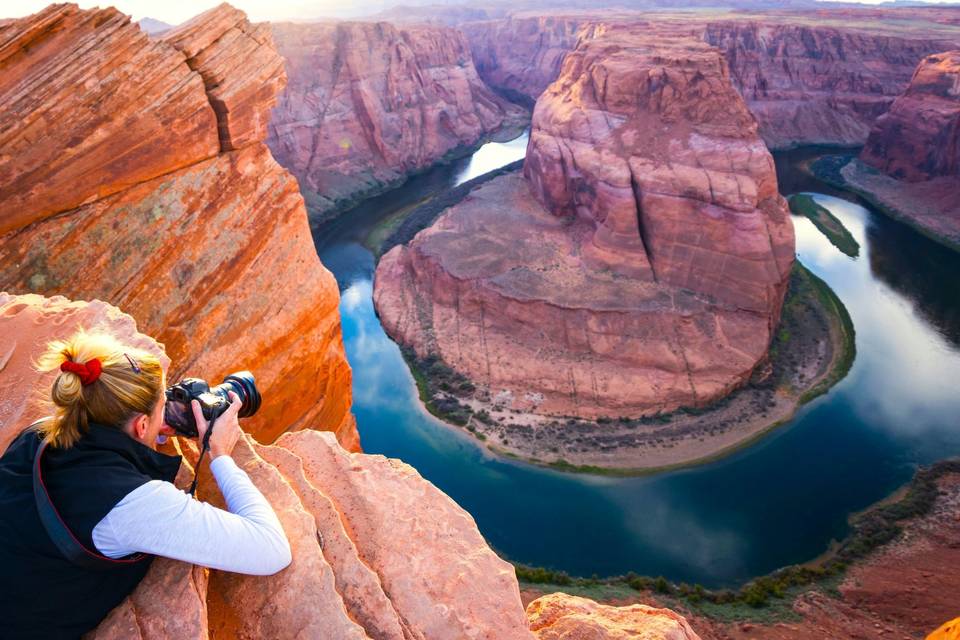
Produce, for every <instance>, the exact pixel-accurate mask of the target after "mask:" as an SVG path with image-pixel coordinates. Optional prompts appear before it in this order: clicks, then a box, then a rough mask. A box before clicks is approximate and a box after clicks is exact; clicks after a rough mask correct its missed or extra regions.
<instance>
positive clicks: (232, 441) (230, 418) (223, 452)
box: [190, 391, 243, 460]
mask: <svg viewBox="0 0 960 640" xmlns="http://www.w3.org/2000/svg"><path fill="white" fill-rule="evenodd" d="M228 396H229V398H230V406H229V407H228V408H227V410H226V411H224V412H223V414H222V415H221V416H220V417H219V418H217V419H216V421H215V422H214V423H213V433H211V434H210V459H211V460H213V459H214V458H218V457H220V456H228V455H230V453H231V452H232V451H233V448H234V447H235V446H236V444H237V440H239V439H240V433H241V431H240V423H239V422H238V421H237V414H238V413H240V407H241V406H243V402H242V401H241V400H240V396H238V395H237V394H235V393H234V392H233V391H230V392H229V393H228ZM190 406H191V407H192V408H193V417H194V419H195V420H196V421H197V433H198V434H199V436H200V442H201V443H202V442H203V436H204V435H205V434H206V433H207V428H208V427H209V425H208V424H207V419H206V418H204V417H203V409H201V408H200V403H199V402H197V401H196V400H191V401H190Z"/></svg>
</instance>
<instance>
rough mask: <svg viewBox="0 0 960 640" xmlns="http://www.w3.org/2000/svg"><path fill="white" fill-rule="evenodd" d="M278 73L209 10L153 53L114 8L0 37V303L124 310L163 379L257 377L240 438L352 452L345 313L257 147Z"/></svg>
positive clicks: (298, 200)
mask: <svg viewBox="0 0 960 640" xmlns="http://www.w3.org/2000/svg"><path fill="white" fill-rule="evenodd" d="M283 81H284V76H283V68H282V60H281V58H280V56H279V55H278V54H277V53H276V51H275V50H274V48H273V46H272V44H271V41H270V34H269V32H268V31H265V30H264V28H263V27H254V26H252V25H250V24H249V23H248V22H247V20H246V18H245V17H244V16H243V14H242V13H241V12H239V11H237V10H236V9H233V8H232V7H230V6H229V5H225V4H224V5H220V6H219V7H217V8H215V9H212V10H210V11H208V12H206V13H204V14H201V15H200V16H198V17H197V18H195V19H193V20H191V21H190V22H188V23H186V24H185V25H183V26H182V27H179V28H178V29H176V30H174V31H172V32H169V33H168V34H167V35H166V36H165V39H164V40H162V41H158V40H154V39H151V38H149V37H148V36H147V35H146V34H144V33H142V32H141V31H140V29H139V28H138V27H137V26H136V24H134V23H131V22H130V21H129V18H127V17H126V16H124V15H122V14H120V13H119V12H117V11H116V10H114V9H103V10H100V9H94V10H89V11H81V10H79V9H78V8H77V7H76V6H75V5H51V6H50V7H48V8H47V9H45V10H44V11H42V12H40V13H37V14H34V15H32V16H28V17H26V18H23V19H20V20H15V21H12V22H9V23H7V24H5V25H3V26H2V27H0V185H2V186H0V290H6V291H9V292H18V293H25V292H35V293H42V294H45V295H53V294H64V295H69V296H70V297H73V298H84V299H94V298H98V299H103V300H106V301H109V302H111V303H114V304H118V305H121V306H122V307H123V308H124V309H126V310H127V311H128V312H129V313H131V314H132V315H133V316H134V317H136V318H137V320H138V321H139V322H140V324H141V326H142V327H143V328H144V329H145V330H146V331H149V332H150V333H152V334H154V335H156V336H157V337H158V339H160V340H162V341H163V342H164V343H165V344H166V345H167V350H168V353H169V354H170V355H171V356H172V358H173V365H172V367H171V371H170V374H171V378H178V377H180V376H182V375H184V374H186V373H194V374H196V373H200V372H202V373H203V374H204V375H205V376H208V377H209V378H210V379H211V380H213V381H218V380H219V378H218V377H219V376H222V375H224V374H226V373H229V372H230V371H233V370H237V369H245V368H246V369H250V370H252V371H254V373H255V374H256V375H257V380H258V385H259V386H260V388H261V390H262V392H263V395H264V397H266V398H270V399H271V402H269V403H265V404H264V408H263V409H262V410H261V411H260V413H259V414H258V415H257V416H256V417H255V418H253V419H252V420H251V421H250V425H249V426H250V428H251V429H252V431H253V432H254V433H255V434H256V435H257V436H258V437H259V438H261V439H262V440H264V441H269V440H271V439H272V438H274V437H276V436H277V435H278V434H279V433H282V432H283V431H285V430H288V429H298V428H303V427H306V426H311V427H314V428H322V429H329V430H332V431H335V432H337V434H338V437H339V438H340V441H341V442H342V443H343V444H344V445H345V446H347V447H349V448H354V449H356V448H358V447H359V442H358V436H357V433H356V428H355V423H354V419H353V416H352V415H351V413H350V367H349V365H348V364H347V361H346V357H345V355H344V352H343V344H342V338H341V334H340V318H339V314H338V311H337V307H338V301H339V294H338V291H337V286H336V283H335V282H334V279H333V276H332V275H331V274H330V273H329V272H328V271H327V270H326V269H325V268H324V267H323V265H322V264H321V263H320V261H319V260H318V258H317V255H316V251H315V249H314V245H313V241H312V239H311V236H310V230H309V227H308V224H307V216H306V210H305V208H304V203H303V199H302V197H301V196H300V194H299V190H298V186H297V182H296V180H295V179H294V178H293V177H292V176H291V175H290V174H289V173H287V172H286V171H285V170H283V169H282V168H281V167H280V166H279V165H278V164H277V163H276V161H275V160H274V159H273V157H272V156H271V155H270V152H269V150H268V149H267V147H266V146H265V145H264V144H263V142H262V137H263V135H264V126H265V122H266V118H267V117H268V114H269V111H270V109H271V107H272V106H273V103H274V99H275V96H274V94H275V92H276V91H277V90H278V89H279V88H280V87H281V86H282V85H283Z"/></svg>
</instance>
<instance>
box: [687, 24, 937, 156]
mask: <svg viewBox="0 0 960 640" xmlns="http://www.w3.org/2000/svg"><path fill="white" fill-rule="evenodd" d="M847 19H849V20H851V21H853V20H856V16H855V15H849V16H847ZM704 40H706V41H707V42H708V43H710V44H712V45H714V46H717V47H719V48H720V49H721V50H722V51H723V52H724V55H725V56H726V58H727V61H728V62H729V64H730V73H731V77H732V79H733V83H734V85H735V86H736V87H737V88H738V89H739V90H740V93H741V94H742V95H743V98H744V100H746V101H747V106H749V107H750V110H751V111H752V112H753V114H754V116H756V118H757V121H758V122H759V123H760V135H761V136H763V139H764V140H765V141H766V143H767V146H769V147H771V148H783V147H790V146H793V145H797V144H817V143H825V144H848V145H858V144H862V143H863V142H864V140H866V138H867V133H868V132H869V130H870V126H871V125H872V124H873V121H874V120H875V119H876V118H877V117H878V116H879V115H881V114H882V113H884V112H885V111H886V110H887V108H888V107H889V105H890V103H891V102H892V101H893V99H894V97H896V96H897V94H899V93H900V92H901V91H903V89H904V88H905V87H906V86H907V83H908V82H909V80H910V75H911V74H912V73H913V69H914V67H916V64H917V62H918V61H919V60H921V59H922V58H923V57H924V56H926V55H928V54H930V53H933V52H936V51H942V50H943V49H945V48H949V43H947V42H945V41H944V40H940V39H936V38H933V37H929V36H924V35H922V33H921V34H918V35H916V36H912V37H907V36H890V35H887V34H884V33H877V32H873V33H871V32H869V31H861V30H859V29H857V28H856V27H855V24H851V26H850V27H849V28H847V27H842V28H841V27H832V26H831V27H827V26H823V27H820V26H805V25H794V24H783V25H777V24H770V23H763V22H757V21H749V22H716V23H712V24H709V25H707V28H706V30H705V32H704Z"/></svg>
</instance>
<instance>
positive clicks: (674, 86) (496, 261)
mask: <svg viewBox="0 0 960 640" xmlns="http://www.w3.org/2000/svg"><path fill="white" fill-rule="evenodd" d="M524 173H525V175H526V178H527V179H526V180H523V179H522V178H520V177H519V176H516V175H513V176H504V177H502V178H498V179H496V180H494V181H491V182H489V183H487V184H486V185H484V186H483V187H481V188H479V189H477V190H475V191H474V192H473V193H472V194H471V195H470V196H468V197H467V199H465V200H464V201H463V202H462V203H461V204H459V205H457V206H455V207H453V208H452V209H450V210H448V212H447V213H446V214H444V215H443V216H442V217H441V218H440V219H439V220H438V221H437V222H436V223H435V224H434V225H433V226H432V227H430V228H429V229H427V230H425V231H423V232H421V233H420V234H418V235H417V236H416V237H415V238H414V240H413V241H412V242H411V243H410V244H409V246H405V247H403V246H401V247H396V248H394V249H393V250H392V251H391V252H389V253H388V254H386V255H385V256H384V257H383V258H382V260H381V262H380V264H379V265H378V267H377V273H376V283H375V292H374V296H375V303H376V306H377V310H378V312H379V314H380V317H381V320H382V321H383V324H384V327H385V328H386V330H387V331H388V333H390V335H391V336H393V337H394V338H395V339H396V340H398V341H399V342H401V343H402V344H405V345H410V346H412V347H413V348H414V349H415V350H416V351H417V353H418V354H419V355H420V356H421V357H423V356H426V355H427V354H435V355H438V356H440V357H441V358H442V360H443V361H444V362H446V363H447V364H449V365H450V366H452V367H454V368H455V369H457V370H458V371H460V372H461V373H463V374H464V375H466V376H467V377H468V378H470V379H471V380H472V381H474V382H475V383H477V384H478V385H479V386H480V387H481V388H482V389H483V391H484V392H486V393H488V394H489V395H490V396H491V397H494V399H495V402H497V403H500V404H503V405H505V406H509V407H511V408H517V409H523V410H527V411H532V412H534V413H543V414H551V415H577V416H583V417H589V418H597V417H600V416H620V415H641V414H651V413H656V412H658V411H670V410H672V409H675V408H677V407H679V406H683V405H687V406H694V405H703V404H705V403H708V402H710V401H712V400H715V399H717V398H719V397H721V396H723V395H725V394H727V393H729V392H730V391H731V390H732V389H733V388H735V387H737V386H738V385H740V384H742V383H744V382H745V381H746V380H747V379H748V378H749V376H750V374H751V372H752V370H753V369H754V367H755V366H756V365H757V364H758V362H760V361H761V360H762V359H763V358H764V357H765V355H766V351H767V347H768V344H769V341H770V338H771V335H772V331H773V329H774V327H775V325H776V323H777V319H778V317H779V312H780V306H781V304H782V301H783V296H784V293H785V288H786V282H787V278H788V275H789V272H790V268H791V265H792V263H793V254H794V242H793V227H792V224H791V222H790V219H789V215H788V213H787V209H786V205H785V202H784V201H783V199H782V198H781V197H780V195H779V194H778V192H777V182H776V176H775V173H774V166H773V160H772V158H771V157H770V154H769V153H768V151H767V150H766V147H765V146H764V144H763V141H762V140H761V139H760V137H759V136H758V135H757V125H756V121H755V120H754V119H753V118H752V116H751V115H750V113H749V111H748V110H747V108H746V106H745V105H744V103H743V101H742V100H741V99H740V96H739V95H738V94H737V92H736V90H735V89H734V88H733V86H732V85H731V84H730V78H729V75H728V70H727V65H726V63H725V61H724V60H723V58H722V56H721V55H720V54H719V52H718V51H717V50H716V49H713V48H711V47H708V46H707V45H705V44H703V43H702V42H699V41H697V40H694V39H673V40H667V39H662V38H661V39H656V40H654V39H649V38H648V37H647V36H646V34H645V33H643V32H637V31H635V30H632V29H628V28H611V29H610V30H608V32H607V33H606V34H605V35H603V36H602V37H598V38H595V39H592V40H583V41H581V43H580V45H579V47H578V48H577V49H576V50H575V51H574V52H573V53H571V54H569V55H567V57H566V59H565V61H564V65H563V71H562V73H561V76H560V78H559V79H558V80H557V81H556V82H554V83H553V84H552V85H551V86H550V87H549V88H548V89H547V91H546V92H544V94H543V95H542V96H541V97H540V99H539V100H538V102H537V106H536V109H535V111H534V118H533V126H532V132H531V137H530V143H529V146H528V149H527V161H526V165H525V170H524Z"/></svg>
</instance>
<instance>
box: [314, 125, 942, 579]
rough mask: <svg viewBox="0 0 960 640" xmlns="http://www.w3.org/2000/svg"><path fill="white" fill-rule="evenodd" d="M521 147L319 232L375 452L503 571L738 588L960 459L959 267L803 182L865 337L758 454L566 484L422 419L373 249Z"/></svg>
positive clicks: (801, 250)
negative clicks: (440, 196) (411, 216)
mask: <svg viewBox="0 0 960 640" xmlns="http://www.w3.org/2000/svg"><path fill="white" fill-rule="evenodd" d="M525 146H526V139H525V137H522V138H521V139H518V140H516V141H513V142H512V143H506V144H500V145H495V144H491V145H485V146H484V147H483V148H482V149H481V150H480V151H478V152H477V154H475V155H474V156H473V158H470V159H464V160H462V161H461V162H459V163H456V164H454V165H451V166H447V167H442V168H438V169H436V170H433V171H431V172H428V173H426V174H424V175H422V176H419V177H417V178H415V179H414V180H412V181H411V182H410V183H408V184H407V185H405V186H404V187H402V188H400V189H398V190H396V191H393V192H390V193H389V194H385V195H384V196H380V197H378V198H374V199H372V200H370V201H367V202H365V203H364V204H363V205H362V206H361V207H359V208H358V209H357V210H355V211H352V212H349V213H347V214H346V215H345V216H344V217H343V218H341V219H340V220H338V221H337V222H335V223H334V224H333V225H329V226H327V227H324V228H320V229H317V230H315V239H316V242H317V246H318V251H319V253H320V257H321V259H322V260H323V262H324V263H325V264H326V265H327V267H328V268H329V269H331V270H332V271H333V273H334V274H335V276H336V278H337V281H338V283H339V285H340V290H341V294H342V300H341V305H340V310H341V313H342V316H343V336H344V342H345V345H346V350H347V356H348V358H349V360H350V363H351V365H352V367H353V394H354V396H353V398H354V405H353V407H354V412H355V414H356V416H357V422H358V426H359V431H360V437H361V441H362V446H363V449H364V450H365V451H367V452H369V453H382V454H385V455H388V456H391V457H396V458H401V459H402V460H404V461H406V462H408V463H410V464H411V465H413V466H414V467H416V468H417V469H418V470H419V471H420V473H421V474H422V475H423V476H424V477H425V478H427V479H428V480H430V481H431V482H433V483H434V484H435V485H436V486H437V487H439V488H440V489H441V490H443V491H444V492H445V493H447V494H448V495H449V496H450V497H452V498H453V499H454V500H456V501H457V503H459V504H460V505H461V506H462V507H464V508H465V509H466V510H467V511H469V512H470V513H471V514H472V515H473V517H474V518H475V519H476V522H477V525H478V526H479V528H480V530H481V532H482V533H483V535H484V536H485V537H486V539H487V541H488V542H489V543H490V544H491V546H493V547H494V548H495V549H496V550H497V551H498V552H500V553H501V554H502V555H504V556H505V557H507V558H509V559H511V560H516V561H521V562H524V563H528V564H533V565H541V566H546V567H551V568H556V569H562V570H565V571H568V572H570V573H571V574H576V575H591V574H598V575H601V576H604V575H614V574H622V573H625V572H627V571H635V572H637V573H640V574H647V575H664V576H666V577H667V578H669V579H671V580H674V581H687V582H699V583H701V584H704V585H705V586H709V587H718V586H732V585H736V584H738V583H742V582H743V581H745V580H747V579H749V578H751V577H753V576H756V575H759V574H763V573H767V572H768V571H771V570H773V569H776V568H778V567H780V566H783V565H786V564H792V563H795V562H802V561H806V560H809V559H811V558H813V557H815V556H817V555H819V554H820V553H821V552H823V551H824V550H825V549H826V548H827V546H828V544H829V542H830V541H831V539H836V538H839V537H841V536H843V535H844V533H845V531H846V528H847V516H848V515H849V514H850V513H851V512H853V511H857V510H860V509H862V508H864V507H866V506H868V505H869V504H871V503H872V502H875V501H877V500H879V499H881V498H883V497H884V496H886V495H887V494H889V493H890V492H891V491H893V490H894V489H895V488H896V487H898V486H899V485H901V484H902V483H904V482H905V481H907V480H908V479H909V478H910V476H911V475H912V473H913V470H914V469H915V468H916V466H917V465H918V464H923V463H929V462H932V461H935V460H938V459H940V458H943V457H947V456H950V455H956V454H960V422H958V416H960V393H958V391H957V389H958V387H957V383H958V381H960V256H958V255H957V254H954V253H952V252H949V251H947V250H945V249H942V248H941V247H939V246H938V245H936V244H934V243H932V242H930V241H928V240H926V239H924V238H923V237H921V236H919V235H918V234H916V233H915V232H913V231H912V230H910V229H909V228H907V227H904V226H902V225H900V224H898V223H895V222H892V221H890V220H888V219H886V218H884V217H883V216H881V215H879V214H876V213H873V212H871V211H869V210H868V209H866V208H864V207H863V206H860V205H859V204H856V203H855V202H852V201H850V200H847V199H842V198H838V197H833V196H831V195H827V193H826V192H828V191H829V189H827V188H826V187H824V186H822V185H818V184H816V183H814V182H811V181H809V180H805V179H803V178H802V176H799V174H796V173H795V172H792V171H791V170H790V167H789V165H790V163H791V162H792V161H793V160H794V159H795V157H796V156H795V154H794V155H785V156H780V157H778V158H777V160H778V168H779V169H780V172H781V189H782V190H783V191H784V192H785V193H789V192H790V191H789V189H802V190H805V191H809V192H812V193H814V194H815V197H816V200H817V201H818V202H819V203H820V204H822V205H823V206H825V207H827V208H828V209H830V210H831V211H832V212H833V213H834V215H836V216H837V217H838V218H840V219H841V221H843V223H844V224H845V225H846V226H847V228H848V229H849V230H850V231H851V233H853V235H854V237H855V238H856V239H857V241H858V242H859V243H860V245H861V253H860V257H859V258H857V259H852V258H849V257H847V256H845V255H844V254H842V253H840V252H839V251H838V250H837V249H835V248H834V247H833V246H832V245H831V244H830V243H829V242H828V241H827V240H826V238H824V237H823V236H822V235H821V234H820V233H819V232H818V231H817V230H816V228H815V227H813V225H812V224H811V223H810V222H809V221H808V220H806V219H805V218H794V225H795V227H796V231H797V254H798V256H799V258H800V260H802V261H803V263H804V264H805V265H806V266H807V267H808V268H809V269H811V270H812V271H813V272H815V273H816V274H817V275H819V276H820V277H821V278H823V279H824V280H826V281H827V282H828V283H829V284H830V286H831V287H833V289H834V291H836V293H837V294H838V295H839V296H840V298H841V299H842V300H843V301H844V303H845V304H846V306H847V308H848V310H849V311H850V314H851V316H852V317H853V321H854V323H855V325H856V330H857V351H858V355H857V359H856V362H855V363H854V366H853V369H852V370H851V372H850V374H849V375H848V376H847V378H846V379H845V380H844V381H843V382H841V383H840V384H839V385H838V386H837V387H835V388H834V389H833V390H832V391H831V392H830V393H829V394H828V395H826V396H824V397H822V398H820V399H818V400H816V401H814V402H812V403H811V404H810V405H807V406H806V407H805V408H804V409H803V410H801V412H800V413H799V414H798V416H797V418H796V419H795V420H794V421H792V422H791V423H790V424H789V425H786V426H784V427H782V428H780V429H778V430H777V431H775V432H774V433H773V434H772V435H770V436H769V437H767V438H765V439H764V440H762V441H761V442H760V443H759V444H757V445H755V446H752V447H750V448H748V449H746V450H743V451H741V452H740V453H737V454H735V455H733V456H731V457H729V458H726V459H724V460H722V461H719V462H717V463H714V464H710V465H706V466H702V467H697V468H693V469H687V470H683V471H677V472H671V473H663V474H660V475H656V476H648V477H640V478H627V479H618V478H607V477H595V476H585V475H569V474H562V473H559V472H554V471H550V470H544V469H540V468H535V467H531V466H527V465H524V464H522V463H517V462H512V461H507V460H503V459H499V458H496V457H493V456H492V455H491V454H489V453H488V452H487V451H486V450H485V449H483V448H481V447H480V446H478V443H475V442H474V441H473V440H471V439H469V438H468V437H467V436H465V435H464V434H463V432H462V431H459V430H457V429H456V428H451V427H449V426H446V425H444V424H442V423H440V422H439V421H438V420H436V419H435V418H433V417H432V416H430V415H429V414H427V413H426V412H425V411H424V410H423V409H422V408H421V406H420V404H419V401H418V399H417V394H416V388H415V386H414V383H413V379H412V377H411V375H410V372H409V370H408V369H407V367H406V365H405V363H404V361H403V359H402V357H401V355H400V351H399V348H398V347H397V345H396V344H395V343H394V342H393V341H391V340H390V339H389V338H388V337H387V336H386V334H385V333H384V332H383V329H382V327H381V326H380V323H379V321H378V319H377V317H376V314H375V313H374V309H373V304H372V298H371V291H372V282H371V280H372V274H373V270H374V258H373V256H372V255H371V254H370V252H369V251H368V250H367V249H365V248H364V247H363V246H362V244H361V242H362V239H363V238H364V237H365V236H366V234H367V233H368V232H369V229H370V228H371V226H372V225H374V224H375V223H376V221H377V220H378V219H380V218H382V217H385V216H388V215H390V213H391V212H393V211H395V210H396V209H398V208H400V207H402V206H405V205H406V204H408V203H411V202H415V201H417V200H418V199H420V198H422V197H423V196H424V195H425V194H428V193H431V192H435V191H436V190H438V189H443V188H447V187H449V186H452V185H455V184H459V183H460V182H463V181H464V180H467V179H469V178H470V177H473V176H474V175H478V174H479V173H483V172H485V171H488V170H490V169H492V168H495V167H496V166H501V165H503V164H507V163H508V162H511V161H512V160H515V159H518V158H520V157H522V156H523V151H524V148H525Z"/></svg>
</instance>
